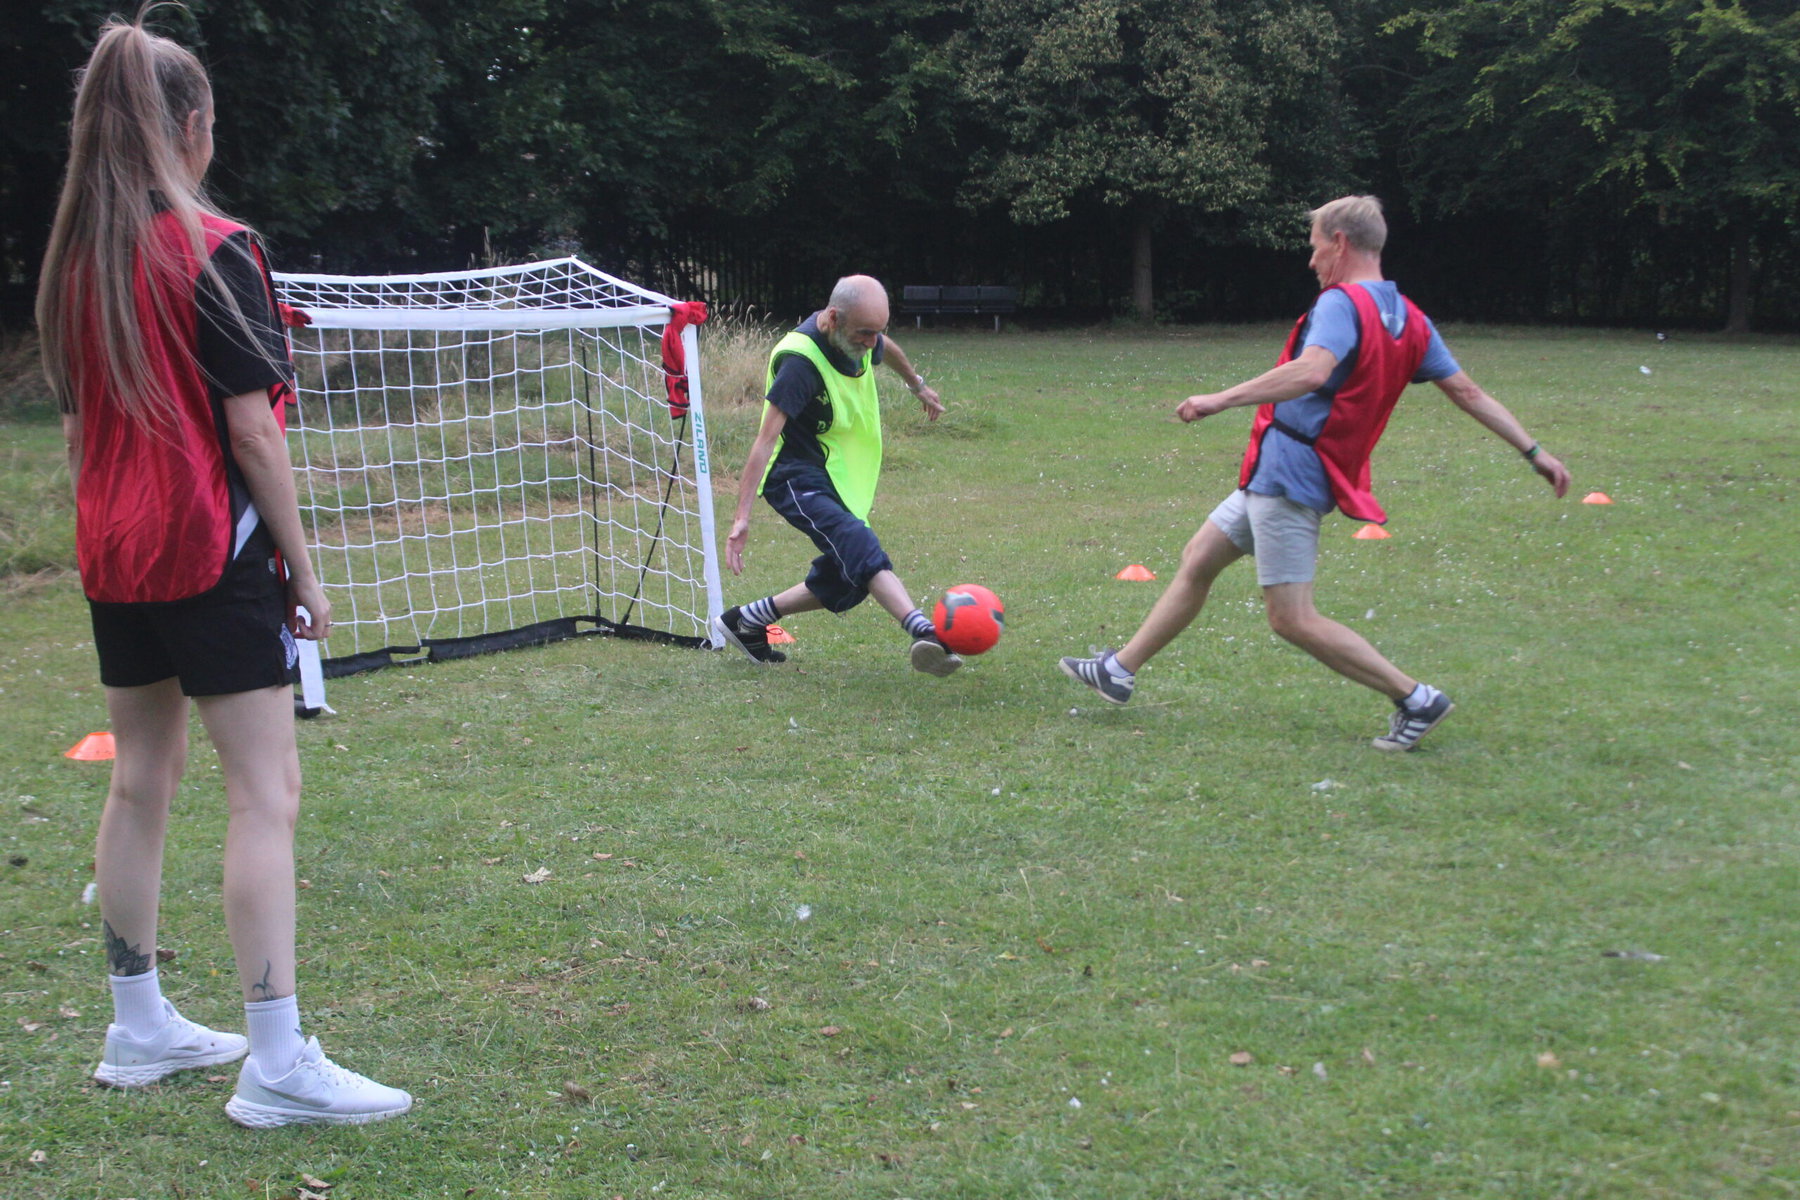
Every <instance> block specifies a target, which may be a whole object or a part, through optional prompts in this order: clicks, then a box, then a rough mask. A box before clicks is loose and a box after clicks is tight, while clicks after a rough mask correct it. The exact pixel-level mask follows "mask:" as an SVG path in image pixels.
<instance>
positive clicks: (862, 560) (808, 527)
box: [763, 472, 894, 613]
mask: <svg viewBox="0 0 1800 1200" xmlns="http://www.w3.org/2000/svg"><path fill="white" fill-rule="evenodd" d="M763 499H764V500H767V501H768V502H769V507H771V508H773V509H774V510H775V511H776V512H778V513H780V514H781V515H782V517H783V518H785V519H786V521H787V523H788V524H790V525H792V526H793V527H794V528H795V529H798V530H799V531H800V532H801V533H804V534H805V535H806V536H807V537H809V538H811V539H812V541H813V545H815V546H817V547H818V548H819V550H820V554H819V556H818V557H817V558H815V559H813V562H812V570H810V571H808V572H807V573H806V590H807V591H809V592H811V593H812V594H813V595H814V596H815V597H817V598H818V601H819V603H820V604H823V605H824V606H825V608H826V610H827V611H829V612H834V613H841V612H848V611H849V610H850V609H852V608H855V607H856V606H857V605H858V604H861V603H862V602H863V601H864V600H865V599H867V598H868V595H869V580H871V579H873V578H875V576H876V575H878V574H880V573H881V572H882V571H891V570H893V569H894V564H893V563H892V562H891V561H889V559H888V556H887V552H886V551H885V550H883V549H882V548H881V541H880V539H879V538H877V537H876V536H875V531H874V530H873V529H870V528H869V526H868V523H867V522H866V521H864V520H863V519H862V518H861V517H858V516H857V515H856V514H855V513H853V512H851V511H850V510H849V509H847V508H845V507H844V502H843V501H842V500H839V499H838V494H837V491H836V489H835V488H833V487H832V486H831V479H830V477H829V476H827V475H825V474H824V472H820V473H819V475H818V476H817V477H816V478H808V477H807V476H804V475H798V474H796V475H790V476H787V477H784V478H782V479H780V480H773V479H772V480H770V481H769V483H768V486H767V487H765V488H764V489H763Z"/></svg>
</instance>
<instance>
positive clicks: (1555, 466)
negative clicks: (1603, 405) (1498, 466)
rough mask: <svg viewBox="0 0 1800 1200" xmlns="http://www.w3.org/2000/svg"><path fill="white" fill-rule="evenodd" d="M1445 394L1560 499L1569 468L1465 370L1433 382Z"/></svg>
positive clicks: (1566, 481)
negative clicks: (1521, 457) (1523, 461)
mask: <svg viewBox="0 0 1800 1200" xmlns="http://www.w3.org/2000/svg"><path fill="white" fill-rule="evenodd" d="M1435 382H1436V383H1437V385H1438V387H1439V388H1441V389H1443V392H1444V395H1446V396H1448V397H1450V403H1452V404H1454V405H1456V407H1458V408H1460V409H1462V410H1463V411H1464V412H1466V413H1468V414H1469V415H1470V416H1471V417H1474V418H1475V419H1476V420H1477V421H1479V422H1481V424H1482V425H1483V426H1485V427H1486V428H1487V429H1489V430H1491V431H1492V432H1493V433H1494V434H1495V436H1497V437H1498V438H1499V439H1500V440H1501V441H1503V442H1505V443H1506V444H1507V445H1509V446H1511V447H1512V448H1513V449H1514V450H1517V451H1518V452H1519V453H1520V454H1523V455H1524V456H1525V458H1526V460H1527V461H1528V462H1530V463H1531V469H1532V470H1534V471H1536V472H1537V473H1538V474H1539V475H1542V476H1543V477H1544V478H1545V480H1547V481H1548V482H1549V484H1550V487H1551V489H1552V490H1553V491H1554V492H1555V493H1556V494H1557V496H1558V497H1562V496H1565V495H1567V494H1568V491H1569V469H1568V468H1567V467H1565V466H1563V464H1562V460H1561V459H1559V458H1557V457H1556V456H1555V455H1554V454H1551V453H1550V452H1549V451H1548V450H1545V449H1543V448H1542V447H1540V446H1539V445H1538V444H1537V443H1536V442H1535V441H1533V440H1532V438H1531V435H1530V434H1528V433H1526V432H1525V426H1523V425H1521V424H1519V419H1518V418H1517V417H1515V416H1513V415H1512V413H1511V412H1510V411H1509V410H1508V409H1507V407H1506V405H1504V404H1502V403H1500V402H1499V401H1498V400H1496V399H1494V398H1493V397H1492V396H1490V395H1488V394H1487V392H1486V391H1484V390H1483V389H1482V386H1481V385H1480V384H1478V383H1476V382H1475V381H1474V380H1473V379H1470V378H1469V374H1468V372H1467V371H1458V372H1457V373H1456V374H1454V375H1451V376H1448V377H1447V378H1444V379H1439V380H1436V381H1435Z"/></svg>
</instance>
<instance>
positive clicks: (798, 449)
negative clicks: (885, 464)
mask: <svg viewBox="0 0 1800 1200" xmlns="http://www.w3.org/2000/svg"><path fill="white" fill-rule="evenodd" d="M797 332H799V333H804V334H805V335H806V336H807V337H810V338H811V339H812V340H813V344H814V345H816V346H818V348H819V350H820V352H821V353H823V354H824V355H825V361H826V362H828V363H830V364H831V365H832V366H833V367H834V368H836V369H837V371H838V373H839V374H841V375H847V376H849V377H851V378H855V377H857V376H858V375H861V374H862V372H860V371H858V370H857V369H856V363H854V362H852V361H850V360H849V359H847V358H845V357H844V356H843V355H842V354H839V353H838V352H837V350H836V349H835V348H834V347H833V346H832V344H831V339H830V338H829V337H827V336H826V335H825V333H824V332H823V331H821V330H820V329H819V314H818V313H814V314H813V315H812V316H810V317H808V318H806V320H804V321H802V322H800V324H799V326H798V327H797ZM886 345H887V341H886V339H885V338H876V339H875V352H874V354H873V355H872V356H871V357H870V359H869V369H870V370H871V371H872V370H874V369H875V368H876V367H878V366H880V365H881V355H882V351H883V350H884V349H885V348H886ZM768 401H769V403H770V404H773V405H774V406H775V407H776V408H779V409H780V410H781V411H782V412H783V413H784V414H785V415H786V416H787V424H786V425H784V426H783V427H782V430H781V448H780V449H779V450H777V451H776V453H775V462H774V464H773V465H772V466H771V467H770V468H769V475H768V478H769V479H770V480H775V479H780V478H784V477H787V476H789V475H791V474H793V473H795V472H804V473H806V474H808V475H817V474H822V473H823V472H824V470H825V447H824V445H823V444H822V443H821V442H820V441H819V435H820V434H822V433H824V432H826V431H827V430H828V429H830V428H831V401H830V400H829V398H828V397H827V395H826V392H825V380H824V379H822V378H820V376H819V369H818V368H817V367H815V366H813V363H812V360H811V359H810V358H807V357H806V356H805V355H803V354H784V355H782V357H781V361H780V362H779V363H778V364H777V365H776V367H775V379H774V381H773V382H771V383H770V384H769V395H768Z"/></svg>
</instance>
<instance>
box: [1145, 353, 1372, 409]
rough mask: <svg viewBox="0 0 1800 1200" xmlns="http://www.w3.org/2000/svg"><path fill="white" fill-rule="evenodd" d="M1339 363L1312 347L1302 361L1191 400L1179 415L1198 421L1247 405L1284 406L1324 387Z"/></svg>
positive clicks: (1291, 362) (1187, 401)
mask: <svg viewBox="0 0 1800 1200" xmlns="http://www.w3.org/2000/svg"><path fill="white" fill-rule="evenodd" d="M1337 362H1338V359H1337V355H1335V354H1333V353H1332V352H1331V351H1329V350H1327V349H1326V348H1325V347H1323V346H1308V347H1307V348H1306V349H1305V350H1303V351H1301V352H1300V355H1299V357H1297V358H1294V359H1290V360H1289V361H1287V362H1284V363H1282V364H1281V365H1280V366H1278V367H1274V368H1271V369H1270V370H1267V371H1264V372H1263V373H1262V374H1261V375H1258V376H1257V377H1256V378H1255V379H1246V380H1245V381H1244V382H1243V383H1240V384H1238V385H1237V386H1236V387H1231V388H1226V389H1225V390H1224V391H1222V392H1208V393H1206V394H1205V395H1200V396H1189V397H1188V398H1187V399H1186V400H1183V401H1182V402H1181V403H1180V404H1177V405H1176V406H1175V415H1176V416H1178V417H1180V418H1181V419H1182V420H1183V421H1198V420H1200V419H1201V418H1203V417H1212V416H1217V415H1218V414H1219V413H1222V412H1224V411H1225V410H1226V409H1228V408H1241V407H1243V406H1244V405H1246V404H1280V403H1281V402H1282V401H1283V400H1296V399H1298V398H1300V397H1301V396H1304V395H1306V393H1308V392H1316V391H1318V390H1319V389H1320V388H1322V387H1324V386H1325V382H1326V380H1328V379H1330V378H1331V372H1332V370H1333V369H1334V368H1335V367H1336V366H1337Z"/></svg>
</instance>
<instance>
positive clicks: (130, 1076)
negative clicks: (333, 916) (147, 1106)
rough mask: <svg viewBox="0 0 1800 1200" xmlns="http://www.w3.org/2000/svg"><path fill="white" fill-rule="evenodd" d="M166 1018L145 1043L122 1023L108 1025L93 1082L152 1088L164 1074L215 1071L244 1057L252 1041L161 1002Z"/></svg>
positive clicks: (125, 1086) (114, 1085) (166, 1002)
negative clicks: (209, 1027)
mask: <svg viewBox="0 0 1800 1200" xmlns="http://www.w3.org/2000/svg"><path fill="white" fill-rule="evenodd" d="M163 1014H164V1016H165V1017H167V1020H165V1021H164V1022H163V1027H162V1028H161V1029H159V1030H157V1031H156V1032H155V1033H153V1034H151V1035H150V1036H149V1037H147V1038H144V1039H142V1040H140V1039H138V1038H135V1037H132V1036H131V1034H130V1033H128V1032H127V1031H126V1029H125V1027H124V1026H122V1025H108V1026H107V1027H106V1049H105V1050H104V1051H102V1052H101V1055H100V1065H99V1066H97V1067H95V1068H94V1078H95V1079H96V1080H98V1081H99V1082H101V1083H104V1084H106V1085H107V1086H108V1087H116V1088H140V1087H149V1086H150V1085H151V1084H153V1083H155V1082H156V1081H157V1080H159V1079H162V1078H163V1077H164V1076H168V1075H173V1074H174V1073H175V1072H177V1071H189V1070H192V1069H193V1068H195V1067H216V1066H219V1065H220V1064H222V1063H233V1062H236V1061H237V1060H238V1059H240V1058H242V1057H244V1052H245V1051H247V1050H248V1049H249V1048H250V1043H249V1042H248V1041H246V1040H245V1039H244V1037H243V1036H242V1035H241V1034H236V1033H221V1032H219V1031H218V1030H217V1029H208V1028H207V1027H206V1026H204V1025H198V1024H195V1023H194V1022H193V1021H190V1020H188V1019H187V1018H186V1017H184V1016H182V1015H181V1014H180V1013H178V1012H176V1011H175V1006H174V1005H173V1004H170V1003H169V1002H168V1000H167V999H165V1000H164V1001H163Z"/></svg>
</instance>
